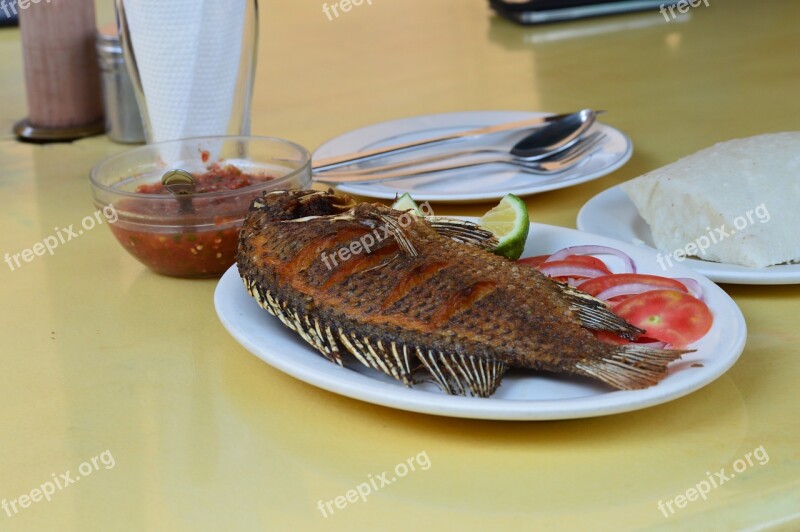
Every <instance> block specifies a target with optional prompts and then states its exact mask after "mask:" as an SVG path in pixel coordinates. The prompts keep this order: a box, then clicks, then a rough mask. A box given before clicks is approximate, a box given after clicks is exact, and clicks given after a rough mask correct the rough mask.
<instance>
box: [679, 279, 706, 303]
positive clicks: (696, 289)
mask: <svg viewBox="0 0 800 532" xmlns="http://www.w3.org/2000/svg"><path fill="white" fill-rule="evenodd" d="M675 280H676V281H678V282H679V283H681V284H682V285H683V286H685V287H686V289H687V290H688V291H689V295H690V296H692V297H696V298H697V299H699V300H700V301H702V302H703V303H705V299H704V298H703V287H702V286H700V283H699V282H697V281H695V280H694V279H689V278H688V277H681V278H676V279H675Z"/></svg>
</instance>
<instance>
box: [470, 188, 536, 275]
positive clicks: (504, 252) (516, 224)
mask: <svg viewBox="0 0 800 532" xmlns="http://www.w3.org/2000/svg"><path fill="white" fill-rule="evenodd" d="M478 223H479V224H480V225H481V227H484V228H485V229H488V230H489V231H491V232H492V233H494V236H496V237H497V240H499V244H498V245H497V247H496V248H494V249H493V250H492V252H493V253H495V254H497V255H501V256H503V257H506V258H508V259H511V260H517V259H518V258H520V257H521V256H522V251H523V249H525V240H526V239H527V238H528V229H530V222H529V221H528V206H527V205H525V202H524V201H522V199H521V198H520V197H519V196H515V195H514V194H507V195H506V196H505V197H504V198H503V199H501V200H500V203H498V204H497V206H496V207H494V208H493V209H492V210H490V211H489V212H487V213H486V214H484V215H483V217H482V218H481V219H480V220H479V221H478Z"/></svg>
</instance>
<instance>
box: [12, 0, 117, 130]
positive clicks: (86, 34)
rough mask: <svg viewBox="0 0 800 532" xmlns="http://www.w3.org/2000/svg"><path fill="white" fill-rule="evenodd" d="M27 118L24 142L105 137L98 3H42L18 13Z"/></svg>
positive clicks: (23, 124) (45, 0) (22, 123)
mask: <svg viewBox="0 0 800 532" xmlns="http://www.w3.org/2000/svg"><path fill="white" fill-rule="evenodd" d="M19 24H20V29H21V32H22V54H23V58H24V62H25V89H26V94H27V98H28V118H26V119H25V120H22V121H20V122H18V123H17V124H16V125H15V126H14V133H16V134H17V136H18V137H19V138H20V140H28V141H33V142H57V141H68V140H74V139H78V138H82V137H88V136H91V135H99V134H101V133H103V131H104V129H105V124H104V121H103V97H102V95H101V92H100V73H99V71H98V66H97V56H96V51H95V20H94V0H40V1H39V2H36V3H33V2H29V3H27V5H26V6H25V8H24V9H22V5H20V9H19Z"/></svg>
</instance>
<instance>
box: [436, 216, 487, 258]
mask: <svg viewBox="0 0 800 532" xmlns="http://www.w3.org/2000/svg"><path fill="white" fill-rule="evenodd" d="M425 221H426V222H428V225H429V226H430V227H431V229H433V230H434V231H436V232H437V233H439V234H440V235H442V236H443V237H446V238H449V239H451V240H455V241H456V242H461V243H462V244H469V245H472V246H475V247H477V248H480V249H485V250H490V249H494V248H495V247H497V238H496V237H495V236H494V234H493V233H492V232H491V231H489V230H488V229H484V228H483V227H481V226H480V225H478V224H476V223H473V222H468V221H466V220H458V219H456V218H446V217H444V216H428V217H426V218H425Z"/></svg>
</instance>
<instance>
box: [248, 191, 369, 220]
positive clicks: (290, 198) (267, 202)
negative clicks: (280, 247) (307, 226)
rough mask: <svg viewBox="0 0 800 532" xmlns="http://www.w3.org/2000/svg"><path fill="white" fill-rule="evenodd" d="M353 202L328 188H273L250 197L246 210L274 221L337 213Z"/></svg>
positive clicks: (353, 202) (343, 210) (346, 209)
mask: <svg viewBox="0 0 800 532" xmlns="http://www.w3.org/2000/svg"><path fill="white" fill-rule="evenodd" d="M355 204H356V203H355V201H353V199H352V198H350V196H346V195H338V194H335V193H334V192H333V190H331V189H328V190H327V191H321V190H274V191H271V192H265V193H264V195H263V196H261V197H260V198H256V199H255V200H253V203H252V205H251V206H250V212H251V213H257V214H258V215H259V217H260V218H261V219H262V220H263V221H266V222H274V221H283V220H297V219H299V218H306V217H309V216H330V215H336V214H341V213H343V212H345V211H348V210H350V209H352V208H353V206H355Z"/></svg>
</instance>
